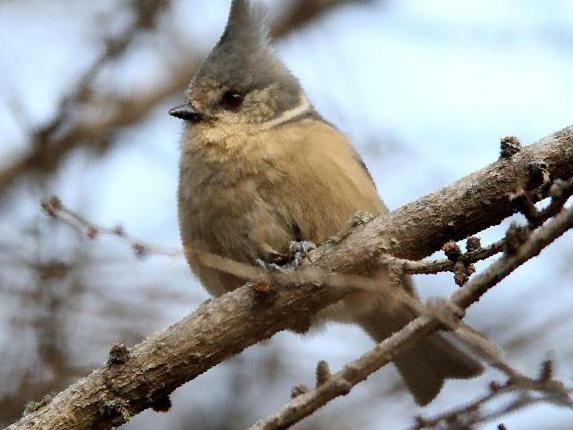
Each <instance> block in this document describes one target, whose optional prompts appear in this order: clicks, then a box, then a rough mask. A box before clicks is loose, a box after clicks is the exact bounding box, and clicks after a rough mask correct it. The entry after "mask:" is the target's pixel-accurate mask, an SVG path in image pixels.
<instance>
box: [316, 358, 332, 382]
mask: <svg viewBox="0 0 573 430" xmlns="http://www.w3.org/2000/svg"><path fill="white" fill-rule="evenodd" d="M330 376H331V374H330V367H329V366H328V363H327V362H326V361H324V360H320V361H319V362H318V364H317V365H316V386H317V387H320V386H321V385H324V384H326V383H327V382H328V380H329V379H330Z"/></svg>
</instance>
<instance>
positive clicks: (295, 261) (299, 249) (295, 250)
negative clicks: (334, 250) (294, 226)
mask: <svg viewBox="0 0 573 430" xmlns="http://www.w3.org/2000/svg"><path fill="white" fill-rule="evenodd" d="M315 248H316V243H314V242H311V241H310V240H303V241H300V242H291V243H290V245H289V247H288V253H289V259H290V261H289V265H290V266H291V267H292V268H294V269H297V268H298V267H300V266H301V265H302V263H303V261H304V260H308V254H309V253H310V251H312V250H313V249H315Z"/></svg>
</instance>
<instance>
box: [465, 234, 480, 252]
mask: <svg viewBox="0 0 573 430" xmlns="http://www.w3.org/2000/svg"><path fill="white" fill-rule="evenodd" d="M479 249H481V239H480V238H479V237H477V236H471V237H468V239H467V240H466V251H467V252H474V251H477V250H479Z"/></svg>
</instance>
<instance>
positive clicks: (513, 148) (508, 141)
mask: <svg viewBox="0 0 573 430" xmlns="http://www.w3.org/2000/svg"><path fill="white" fill-rule="evenodd" d="M519 151H521V142H520V141H519V139H518V138H517V137H515V136H505V137H502V138H501V140H500V153H499V158H500V159H502V158H511V157H513V156H514V155H515V154H517V153H518V152H519Z"/></svg>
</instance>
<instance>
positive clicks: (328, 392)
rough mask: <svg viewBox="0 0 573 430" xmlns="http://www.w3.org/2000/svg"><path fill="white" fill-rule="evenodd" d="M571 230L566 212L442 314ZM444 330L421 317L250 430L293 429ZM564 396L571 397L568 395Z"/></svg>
mask: <svg viewBox="0 0 573 430" xmlns="http://www.w3.org/2000/svg"><path fill="white" fill-rule="evenodd" d="M570 228H573V211H572V210H565V211H563V212H562V213H561V214H559V215H558V216H556V217H555V219H554V220H552V221H551V222H550V223H549V224H547V225H546V226H544V227H542V228H540V229H539V230H538V231H536V232H535V233H534V234H533V235H532V236H531V237H530V238H529V240H527V242H525V243H523V244H522V246H521V247H520V249H519V251H518V252H517V253H516V254H514V255H508V254H505V255H504V256H503V257H502V258H500V259H499V260H497V261H496V262H495V263H494V264H492V265H491V266H489V267H488V268H487V269H486V270H485V271H484V273H482V274H481V275H480V276H477V277H476V278H475V279H473V280H472V281H470V282H469V283H468V284H467V285H466V286H465V287H463V288H462V289H461V290H458V291H457V292H456V293H455V294H454V295H452V297H451V298H450V300H449V302H447V303H445V304H444V305H443V309H442V311H444V312H447V309H458V308H459V309H461V310H465V309H467V308H468V307H469V306H470V305H472V304H473V303H475V302H477V301H478V300H479V299H480V298H481V297H482V296H483V295H484V294H485V293H486V292H487V291H488V290H489V289H491V288H492V287H494V286H495V285H497V284H498V283H499V282H500V281H501V280H502V279H503V278H505V277H506V276H507V275H509V274H510V273H511V272H513V271H514V270H515V269H517V268H518V267H519V266H520V265H522V264H523V263H525V262H526V261H528V260H529V259H530V258H532V257H535V256H536V255H538V254H539V253H540V252H541V250H542V249H543V248H545V247H546V246H548V245H549V244H550V243H551V242H553V241H554V240H555V239H556V238H558V237H559V236H561V235H562V234H563V233H564V232H565V231H566V230H568V229H570ZM441 327H442V322H441V321H440V320H439V319H437V318H435V317H434V316H433V315H422V316H419V317H418V318H416V319H415V320H414V321H412V322H410V323H409V324H408V325H407V326H406V327H404V328H403V329H402V330H400V331H398V332H396V333H394V334H393V335H392V336H390V337H389V338H387V339H385V340H384V341H383V342H382V343H380V344H379V345H377V346H376V347H375V348H374V349H372V350H371V351H369V352H367V353H366V354H364V355H362V356H361V357H360V358H358V359H357V360H354V361H353V362H351V363H349V364H347V365H346V366H344V367H343V368H342V370H340V371H339V372H337V373H335V374H333V375H332V376H330V377H329V378H328V380H327V381H323V383H322V384H320V385H318V386H317V387H316V388H315V389H314V390H312V391H309V392H307V393H304V394H301V395H300V396H298V397H295V398H294V399H292V400H291V401H290V402H289V403H288V404H287V405H285V406H284V407H282V408H281V409H280V410H279V411H278V412H276V413H275V414H274V415H272V416H270V417H268V418H265V419H263V420H260V421H259V422H257V423H256V424H255V425H253V426H252V427H250V428H249V430H278V429H284V428H288V427H290V426H291V425H293V424H295V423H297V422H299V421H301V420H302V419H303V418H305V417H307V416H309V415H311V414H312V413H313V412H314V411H316V410H317V409H319V408H320V407H322V406H324V405H325V404H326V403H328V402H329V401H331V400H332V399H334V398H336V397H339V396H343V395H346V394H348V393H349V392H350V390H351V389H352V387H354V386H355V385H357V384H358V383H360V382H362V381H364V380H366V378H368V376H370V375H371V374H372V373H374V372H375V371H377V370H378V369H380V368H381V367H383V366H385V365H386V364H388V363H390V362H391V361H392V360H394V358H396V357H397V356H398V355H399V354H401V353H402V352H404V351H406V350H407V349H410V348H411V347H412V346H414V345H415V344H416V343H417V342H418V341H420V340H421V339H422V338H424V337H425V336H428V335H429V334H431V333H433V332H435V331H437V330H438V329H440V328H441ZM564 395H565V396H566V397H568V394H567V393H564Z"/></svg>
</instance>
